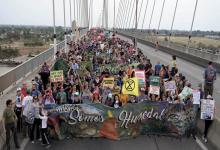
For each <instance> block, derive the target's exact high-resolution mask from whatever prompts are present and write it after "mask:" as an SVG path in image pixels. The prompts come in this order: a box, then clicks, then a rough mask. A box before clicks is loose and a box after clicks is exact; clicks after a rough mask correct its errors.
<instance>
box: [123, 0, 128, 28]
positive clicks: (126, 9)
mask: <svg viewBox="0 0 220 150" xmlns="http://www.w3.org/2000/svg"><path fill="white" fill-rule="evenodd" d="M128 5H129V0H127V2H126V5H125V11H124V14H123V16H124V17H123V29H125V26H126V23H125V20H126V14H127V11H128Z"/></svg>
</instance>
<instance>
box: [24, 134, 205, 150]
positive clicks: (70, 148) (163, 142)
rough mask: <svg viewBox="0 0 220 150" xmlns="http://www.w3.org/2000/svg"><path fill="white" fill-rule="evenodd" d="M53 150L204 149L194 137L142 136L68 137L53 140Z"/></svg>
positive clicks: (31, 147)
mask: <svg viewBox="0 0 220 150" xmlns="http://www.w3.org/2000/svg"><path fill="white" fill-rule="evenodd" d="M41 149H45V148H44V147H43V146H41V144H40V143H34V144H32V143H30V142H29V143H28V144H27V145H26V147H25V150H41ZM49 149H51V150H204V149H202V148H201V147H200V146H199V144H197V143H196V141H195V140H193V139H192V138H189V139H186V138H183V139H175V138H170V137H157V136H156V137H155V136H151V137H148V136H140V137H138V138H136V139H129V140H121V141H111V140H108V139H90V138H82V139H68V140H67V139H66V140H63V141H53V142H52V144H51V147H50V148H49Z"/></svg>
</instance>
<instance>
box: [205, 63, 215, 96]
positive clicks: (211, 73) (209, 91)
mask: <svg viewBox="0 0 220 150" xmlns="http://www.w3.org/2000/svg"><path fill="white" fill-rule="evenodd" d="M204 80H205V84H204V94H205V97H207V96H208V95H213V85H214V81H215V80H216V69H215V68H214V67H213V65H212V62H211V61H210V62H209V63H208V67H207V68H206V69H205V72H204Z"/></svg>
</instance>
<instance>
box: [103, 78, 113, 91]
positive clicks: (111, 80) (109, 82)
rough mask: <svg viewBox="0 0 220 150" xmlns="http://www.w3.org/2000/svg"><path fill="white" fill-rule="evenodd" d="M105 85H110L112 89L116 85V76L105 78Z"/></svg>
mask: <svg viewBox="0 0 220 150" xmlns="http://www.w3.org/2000/svg"><path fill="white" fill-rule="evenodd" d="M102 82H103V87H108V88H110V89H113V87H114V83H115V82H114V78H103V81H102Z"/></svg>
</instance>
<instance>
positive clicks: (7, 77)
mask: <svg viewBox="0 0 220 150" xmlns="http://www.w3.org/2000/svg"><path fill="white" fill-rule="evenodd" d="M64 46H65V43H64V41H62V42H60V43H58V44H57V50H61V49H62V48H64ZM53 58H54V48H53V47H52V48H49V49H48V50H46V51H44V52H42V53H40V54H38V55H37V56H35V57H33V58H31V59H29V60H27V61H25V62H24V63H22V64H20V65H18V66H17V67H15V68H13V69H12V70H10V71H8V72H6V73H5V74H3V75H2V76H0V92H1V93H2V92H3V91H4V90H6V89H7V88H8V87H10V86H11V85H13V84H14V83H16V81H18V80H20V79H21V78H23V77H25V76H26V75H27V74H28V73H30V72H32V71H34V70H35V69H37V68H38V67H39V66H41V65H42V64H43V63H44V62H45V61H48V60H50V59H53Z"/></svg>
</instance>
